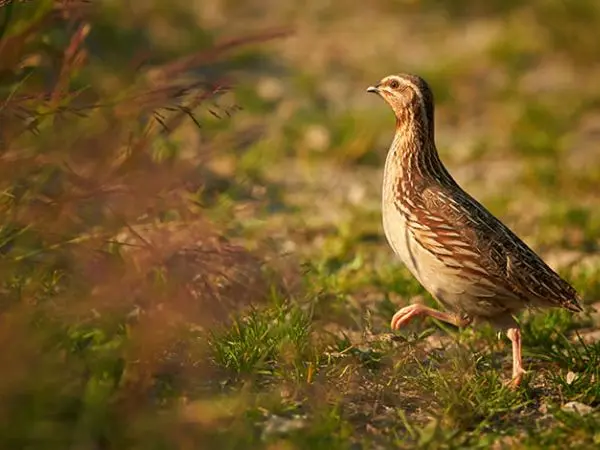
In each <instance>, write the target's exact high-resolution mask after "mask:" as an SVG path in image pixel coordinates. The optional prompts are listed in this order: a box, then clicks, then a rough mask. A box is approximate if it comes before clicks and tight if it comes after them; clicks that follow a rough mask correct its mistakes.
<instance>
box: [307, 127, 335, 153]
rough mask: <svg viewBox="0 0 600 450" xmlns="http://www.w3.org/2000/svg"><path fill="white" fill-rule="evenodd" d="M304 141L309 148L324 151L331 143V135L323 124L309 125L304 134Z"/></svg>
mask: <svg viewBox="0 0 600 450" xmlns="http://www.w3.org/2000/svg"><path fill="white" fill-rule="evenodd" d="M304 143H305V145H306V146H307V147H308V148H310V149H311V150H315V151H324V150H326V149H327V148H329V145H330V144H331V136H330V135H329V131H328V130H327V128H325V127H324V126H322V125H311V126H309V127H308V129H307V130H306V133H305V134H304Z"/></svg>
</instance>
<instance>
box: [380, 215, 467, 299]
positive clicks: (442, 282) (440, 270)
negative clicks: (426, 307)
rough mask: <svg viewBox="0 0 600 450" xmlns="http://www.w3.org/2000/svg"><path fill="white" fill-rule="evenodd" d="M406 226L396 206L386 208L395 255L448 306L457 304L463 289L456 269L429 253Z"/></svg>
mask: <svg viewBox="0 0 600 450" xmlns="http://www.w3.org/2000/svg"><path fill="white" fill-rule="evenodd" d="M405 223H406V219H405V218H404V216H403V215H402V214H401V213H400V212H399V211H398V210H397V209H396V208H395V207H393V208H390V207H387V208H386V207H384V208H383V229H384V232H385V236H386V238H387V241H388V243H389V245H390V246H391V247H392V249H393V250H394V253H396V255H398V257H399V258H400V260H401V261H402V262H403V263H404V265H406V267H407V268H408V270H409V271H410V272H411V273H412V275H413V276H414V277H415V278H416V279H417V280H418V281H419V283H421V285H422V286H423V287H424V288H425V289H426V290H427V291H429V292H430V293H431V294H432V295H433V296H434V297H436V298H438V300H440V301H442V302H443V303H446V304H453V303H455V299H454V296H455V294H460V293H461V291H463V289H462V286H457V285H455V281H458V280H457V279H456V277H455V274H454V273H453V269H451V268H449V267H448V266H446V265H445V264H444V263H443V262H442V261H440V260H439V259H438V258H436V257H435V256H434V255H433V254H431V253H430V252H428V251H427V250H425V249H424V248H423V247H422V246H421V245H420V244H419V243H418V242H417V241H416V239H415V238H414V237H413V235H412V233H411V232H410V231H409V230H408V228H407V227H406V226H405ZM453 285H454V286H453ZM449 297H452V298H449Z"/></svg>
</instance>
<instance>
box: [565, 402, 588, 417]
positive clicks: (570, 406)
mask: <svg viewBox="0 0 600 450" xmlns="http://www.w3.org/2000/svg"><path fill="white" fill-rule="evenodd" d="M561 409H562V410H563V411H567V412H571V413H576V414H579V415H580V416H585V415H586V414H589V413H591V412H592V411H593V410H594V408H592V407H591V406H588V405H586V404H585V403H580V402H568V403H565V404H564V405H563V406H562V408H561Z"/></svg>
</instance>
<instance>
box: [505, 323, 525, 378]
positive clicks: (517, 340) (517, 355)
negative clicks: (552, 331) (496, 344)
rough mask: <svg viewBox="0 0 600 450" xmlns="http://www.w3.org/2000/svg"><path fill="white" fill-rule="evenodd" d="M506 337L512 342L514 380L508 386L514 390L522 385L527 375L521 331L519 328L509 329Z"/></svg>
mask: <svg viewBox="0 0 600 450" xmlns="http://www.w3.org/2000/svg"><path fill="white" fill-rule="evenodd" d="M506 335H507V336H508V339H510V341H511V342H512V379H511V380H510V382H509V384H508V385H509V387H511V388H513V389H514V388H517V387H518V386H519V385H520V384H521V380H522V379H523V374H524V373H525V370H524V369H523V361H522V358H521V330H519V329H518V328H509V329H508V330H506Z"/></svg>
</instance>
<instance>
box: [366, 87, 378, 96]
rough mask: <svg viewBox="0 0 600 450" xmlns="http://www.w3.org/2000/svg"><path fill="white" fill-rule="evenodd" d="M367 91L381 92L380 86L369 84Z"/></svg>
mask: <svg viewBox="0 0 600 450" xmlns="http://www.w3.org/2000/svg"><path fill="white" fill-rule="evenodd" d="M367 92H372V93H373V94H379V86H369V87H368V88H367Z"/></svg>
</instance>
